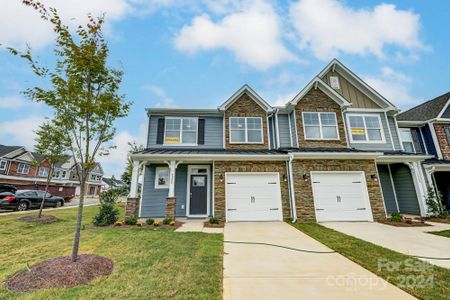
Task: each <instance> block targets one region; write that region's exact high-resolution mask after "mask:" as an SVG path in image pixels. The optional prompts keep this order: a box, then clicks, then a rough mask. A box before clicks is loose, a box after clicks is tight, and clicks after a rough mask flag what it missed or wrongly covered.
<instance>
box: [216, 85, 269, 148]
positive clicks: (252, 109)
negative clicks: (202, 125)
mask: <svg viewBox="0 0 450 300" xmlns="http://www.w3.org/2000/svg"><path fill="white" fill-rule="evenodd" d="M230 117H261V119H262V128H263V142H264V143H263V144H230ZM225 146H226V148H227V149H269V138H268V136H267V114H266V112H265V110H264V109H263V108H262V107H261V106H259V104H257V103H256V102H255V101H254V100H253V99H252V98H250V96H249V95H247V94H245V93H244V94H243V95H242V96H241V97H240V98H239V99H238V100H236V101H235V102H234V103H233V104H232V105H231V106H230V107H229V108H228V109H227V110H226V111H225Z"/></svg>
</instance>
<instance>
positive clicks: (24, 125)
mask: <svg viewBox="0 0 450 300" xmlns="http://www.w3.org/2000/svg"><path fill="white" fill-rule="evenodd" d="M44 120H45V119H44V118H43V117H40V116H28V117H26V118H24V119H20V120H10V121H4V122H1V123H0V141H2V144H6V145H18V146H25V147H27V148H28V149H30V150H32V149H33V146H34V144H35V140H34V139H35V138H36V134H35V133H34V131H35V130H37V129H38V127H39V125H41V124H42V122H44Z"/></svg>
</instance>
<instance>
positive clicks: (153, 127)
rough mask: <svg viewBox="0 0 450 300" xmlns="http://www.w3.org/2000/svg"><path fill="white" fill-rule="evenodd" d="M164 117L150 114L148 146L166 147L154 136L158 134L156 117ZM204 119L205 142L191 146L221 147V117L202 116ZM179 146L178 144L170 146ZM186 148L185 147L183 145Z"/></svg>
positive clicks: (200, 147)
mask: <svg viewBox="0 0 450 300" xmlns="http://www.w3.org/2000/svg"><path fill="white" fill-rule="evenodd" d="M159 118H164V116H151V118H150V122H149V126H148V144H147V147H148V148H168V147H171V146H168V145H158V144H156V137H157V135H158V132H157V131H158V119H159ZM199 118H201V119H205V144H204V145H198V146H195V147H192V148H199V149H202V148H210V149H219V148H223V118H222V117H202V116H199ZM172 147H179V146H172ZM185 148H187V147H185Z"/></svg>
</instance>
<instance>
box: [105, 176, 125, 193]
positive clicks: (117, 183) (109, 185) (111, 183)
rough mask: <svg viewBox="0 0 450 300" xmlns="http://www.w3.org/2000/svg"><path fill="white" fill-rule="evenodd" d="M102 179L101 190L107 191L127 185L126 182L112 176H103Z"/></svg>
mask: <svg viewBox="0 0 450 300" xmlns="http://www.w3.org/2000/svg"><path fill="white" fill-rule="evenodd" d="M102 181H103V183H102V190H103V191H108V190H111V189H117V188H123V187H125V186H127V184H126V183H125V182H123V181H122V180H119V179H116V178H114V176H113V177H110V178H108V177H103V179H102Z"/></svg>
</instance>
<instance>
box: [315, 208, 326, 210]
mask: <svg viewBox="0 0 450 300" xmlns="http://www.w3.org/2000/svg"><path fill="white" fill-rule="evenodd" d="M316 210H325V209H323V208H316Z"/></svg>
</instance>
